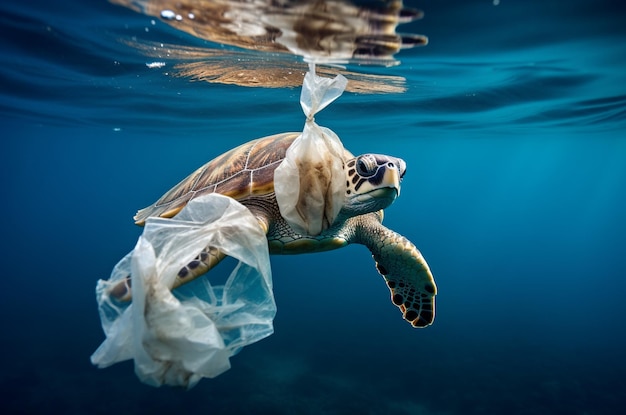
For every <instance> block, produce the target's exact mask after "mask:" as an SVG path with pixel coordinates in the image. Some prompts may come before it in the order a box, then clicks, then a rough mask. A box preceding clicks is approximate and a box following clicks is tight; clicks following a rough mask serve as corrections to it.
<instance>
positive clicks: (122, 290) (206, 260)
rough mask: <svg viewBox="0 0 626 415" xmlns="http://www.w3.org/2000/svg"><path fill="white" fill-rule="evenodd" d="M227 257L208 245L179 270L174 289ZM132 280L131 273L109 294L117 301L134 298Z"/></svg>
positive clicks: (202, 273)
mask: <svg viewBox="0 0 626 415" xmlns="http://www.w3.org/2000/svg"><path fill="white" fill-rule="evenodd" d="M225 257H226V255H225V254H224V253H223V252H222V251H220V250H219V249H216V248H213V247H211V246H207V247H206V248H204V249H203V250H202V252H200V253H199V254H198V256H197V257H195V258H194V259H193V260H192V261H191V262H189V263H188V264H187V265H186V266H184V267H182V268H181V269H180V271H178V275H176V279H175V280H174V286H173V287H172V289H174V288H177V287H180V286H181V285H183V284H186V283H188V282H190V281H193V280H195V279H196V278H198V277H200V276H202V275H204V274H206V273H207V272H209V271H210V270H211V269H212V268H213V267H215V266H216V265H217V264H219V263H220V261H222V259H224V258H225ZM130 281H131V280H130V275H129V276H127V277H126V278H124V279H122V280H121V281H120V282H118V283H117V284H116V285H114V286H113V287H112V288H111V290H110V291H109V295H110V296H111V297H112V298H114V299H116V300H117V301H122V302H125V301H130V300H132V293H131V285H130Z"/></svg>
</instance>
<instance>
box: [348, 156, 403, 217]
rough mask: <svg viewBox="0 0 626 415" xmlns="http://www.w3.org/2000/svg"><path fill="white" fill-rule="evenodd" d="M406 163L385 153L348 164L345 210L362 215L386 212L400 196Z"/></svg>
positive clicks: (354, 160)
mask: <svg viewBox="0 0 626 415" xmlns="http://www.w3.org/2000/svg"><path fill="white" fill-rule="evenodd" d="M405 172H406V163H405V162H404V160H402V159H399V158H397V157H391V156H386V155H383V154H363V155H360V156H358V157H355V158H353V159H350V160H348V161H347V162H346V174H347V179H346V180H347V182H346V185H347V187H346V204H345V206H344V208H343V209H344V211H346V213H348V214H350V215H362V214H365V213H370V212H376V211H378V210H380V209H385V208H386V207H388V206H389V205H391V204H392V203H393V201H394V200H396V197H398V196H399V195H400V182H401V181H402V177H404V173H405Z"/></svg>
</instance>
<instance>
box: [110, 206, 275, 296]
mask: <svg viewBox="0 0 626 415" xmlns="http://www.w3.org/2000/svg"><path fill="white" fill-rule="evenodd" d="M257 221H258V223H259V226H260V227H261V229H262V230H263V232H264V233H265V234H267V230H268V228H269V225H268V221H267V219H266V218H265V217H264V216H263V215H257ZM225 257H226V254H224V253H223V252H222V251H220V250H219V249H217V248H214V247H212V246H207V247H206V248H204V249H203V250H202V252H200V253H199V254H198V256H197V257H195V258H194V259H193V260H192V261H191V262H189V263H188V264H187V265H186V266H184V267H182V268H181V269H180V271H178V275H176V279H175V280H174V285H173V286H172V289H174V288H178V287H180V286H181V285H183V284H187V283H188V282H191V281H193V280H195V279H196V278H198V277H201V276H202V275H204V274H206V273H207V272H209V271H210V270H211V269H213V268H214V267H215V266H216V265H217V264H219V263H220V262H221V261H222V260H223V259H224V258H225ZM130 281H131V280H130V275H129V276H127V277H126V278H123V279H121V280H120V281H119V282H118V283H117V284H115V285H114V286H113V287H111V289H110V290H109V295H110V296H111V297H112V298H114V299H115V300H117V301H120V302H126V301H130V300H132V290H131V283H130Z"/></svg>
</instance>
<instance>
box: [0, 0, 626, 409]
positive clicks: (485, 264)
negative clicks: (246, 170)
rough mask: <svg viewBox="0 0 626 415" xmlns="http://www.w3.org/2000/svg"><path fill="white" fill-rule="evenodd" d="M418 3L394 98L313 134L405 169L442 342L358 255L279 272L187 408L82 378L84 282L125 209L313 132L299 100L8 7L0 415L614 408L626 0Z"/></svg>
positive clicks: (2, 74) (408, 221)
mask: <svg viewBox="0 0 626 415" xmlns="http://www.w3.org/2000/svg"><path fill="white" fill-rule="evenodd" d="M409 4H411V3H410V2H409ZM413 5H414V6H418V7H420V8H422V9H424V10H425V11H426V16H425V19H424V20H423V21H420V22H416V23H412V24H411V25H410V26H409V27H403V28H402V30H405V31H408V32H411V31H412V32H418V33H424V34H427V35H428V36H429V38H430V44H429V45H428V46H427V47H425V48H421V49H415V50H407V51H404V52H402V53H400V54H399V55H398V56H397V57H398V58H399V59H400V60H401V61H402V65H400V66H398V67H395V68H388V69H372V71H376V72H378V73H383V74H389V75H399V76H404V77H406V78H407V86H408V88H409V89H408V92H407V93H405V94H402V95H383V96H363V95H353V94H349V93H346V94H344V96H343V97H341V98H340V99H339V100H338V101H337V102H336V103H335V104H333V106H332V107H330V108H329V109H327V110H326V111H324V112H323V113H321V114H320V115H319V116H318V117H317V121H318V122H319V123H320V124H321V125H324V126H327V127H329V128H332V129H333V130H334V131H335V132H337V133H338V134H339V136H340V137H341V138H342V140H343V142H344V144H345V145H346V147H348V148H349V149H350V150H351V151H353V152H354V153H362V152H380V153H387V154H394V155H397V156H400V157H403V158H404V159H405V160H406V161H407V164H408V172H407V176H406V178H405V180H404V182H403V188H402V195H401V197H400V198H399V199H398V200H397V201H396V203H395V204H394V205H393V206H392V207H390V208H389V209H388V210H387V213H386V217H385V223H386V224H387V226H389V227H391V228H392V229H395V230H397V231H398V232H400V233H402V234H404V235H405V236H407V237H408V238H409V239H411V240H412V241H413V242H414V243H415V244H416V245H417V246H418V247H419V248H420V249H421V250H422V252H423V254H424V255H425V257H426V259H427V260H428V262H429V264H430V265H431V268H432V270H433V273H434V275H435V278H436V281H437V284H438V288H439V295H438V297H437V318H436V321H435V324H434V325H433V326H432V327H429V328H428V329H425V330H414V329H411V328H410V327H409V325H407V324H406V323H405V322H404V321H402V319H401V316H400V313H399V312H398V311H397V309H396V307H395V306H393V305H392V304H391V302H390V301H389V295H388V291H387V288H386V287H385V285H384V284H383V282H382V279H381V278H380V276H378V274H377V273H376V271H375V268H374V266H373V261H372V260H371V258H370V255H369V253H368V252H367V250H366V249H365V248H363V247H360V246H351V247H348V248H346V249H343V250H340V251H335V252H329V253H325V254H318V255H314V256H313V255H311V256H294V257H273V258H272V264H273V272H274V287H275V294H276V300H277V304H278V315H277V318H276V320H275V334H274V335H273V336H271V337H269V338H267V339H265V340H263V341H262V342H260V343H258V344H255V345H252V346H250V347H248V348H246V349H244V350H243V351H242V352H241V353H240V354H239V355H237V356H235V357H234V358H233V359H232V366H233V367H232V369H231V370H230V371H228V372H226V373H225V374H223V375H221V376H220V377H218V378H216V379H213V380H203V381H202V382H201V383H200V384H199V385H198V386H197V387H195V388H194V389H192V390H191V391H189V392H187V391H183V390H178V389H171V388H161V389H154V388H151V387H148V386H145V385H142V384H141V383H140V382H139V381H138V380H137V379H136V378H135V376H134V374H133V368H132V364H131V363H128V362H127V363H124V364H120V365H117V366H115V367H111V368H108V369H105V370H98V369H96V368H94V367H92V366H91V364H90V363H89V356H90V354H91V353H92V352H93V351H94V350H95V349H96V348H97V346H98V345H99V344H100V342H101V341H102V340H103V338H104V335H103V333H102V331H101V329H100V323H99V318H98V315H97V309H96V304H95V298H94V288H95V282H96V280H97V279H98V278H105V277H107V276H108V274H109V273H110V271H111V268H112V267H113V265H114V264H115V263H116V262H117V260H119V259H120V258H121V257H122V256H123V255H124V254H125V253H126V252H128V251H129V250H130V249H132V247H133V246H134V243H135V241H136V238H137V237H138V235H139V234H140V229H139V228H137V227H135V226H134V225H133V223H132V215H133V214H134V213H135V211H136V210H137V209H138V208H141V207H144V206H146V205H148V204H150V203H152V202H153V201H154V200H155V199H156V198H158V197H159V196H160V195H161V194H162V193H163V192H164V191H166V190H167V189H169V188H170V187H171V186H172V185H174V184H175V183H176V182H177V181H178V180H180V179H181V178H183V177H184V176H185V175H187V174H188V173H189V172H191V171H192V170H193V169H195V168H196V167H197V166H199V165H201V164H203V163H204V162H205V161H207V160H209V159H210V158H212V157H214V156H216V155H218V154H220V153H222V152H223V151H225V150H227V149H229V148H231V147H233V146H235V145H237V144H239V143H241V142H244V141H247V140H249V139H253V138H256V137H261V136H264V135H268V134H273V133H277V132H283V131H294V130H296V131H297V130H299V129H301V128H302V124H303V121H304V119H303V115H302V113H301V110H300V108H299V104H298V96H299V90H297V89H296V90H291V89H279V90H264V89H256V88H255V89H249V88H242V87H237V86H222V85H217V84H206V83H199V82H191V81H189V80H188V79H185V78H177V77H173V76H170V75H168V74H169V71H171V69H172V67H173V65H174V64H175V63H176V62H170V61H168V65H166V67H164V68H162V69H149V68H147V67H146V65H145V63H146V62H151V61H153V60H154V59H152V58H148V57H145V56H143V55H142V54H141V53H140V52H138V51H137V50H135V49H133V48H132V47H129V46H127V45H126V44H124V43H122V42H120V41H119V40H120V39H122V40H129V39H133V37H134V38H135V39H138V40H146V41H159V42H165V43H178V44H180V45H191V46H207V45H208V44H207V43H206V42H204V41H201V40H198V39H194V38H192V37H190V36H188V35H185V34H182V33H178V32H176V31H175V30H174V29H172V28H169V27H168V26H166V25H165V24H163V23H161V22H159V21H157V22H156V24H154V25H153V24H152V23H151V20H152V18H150V17H147V16H142V15H140V14H137V13H134V12H132V11H130V10H126V9H123V8H121V7H118V6H114V5H111V4H109V3H107V2H105V1H95V0H91V1H84V0H83V1H75V0H74V1H72V0H69V1H65V2H63V4H54V3H53V2H43V1H34V0H33V1H27V2H19V3H18V2H14V3H12V4H7V2H4V3H2V5H1V6H0V30H1V33H0V35H1V36H0V47H1V50H2V54H1V55H0V120H1V121H2V127H3V128H2V138H3V139H2V147H3V148H2V150H1V151H0V177H1V178H2V190H3V192H2V193H3V199H2V201H3V203H2V207H1V208H0V214H1V215H2V218H3V225H2V233H1V235H2V238H3V240H4V243H3V248H2V264H3V272H2V275H3V278H4V281H5V283H4V288H3V289H2V294H0V296H1V297H0V300H1V301H0V316H2V317H1V318H2V327H3V335H2V338H1V340H0V342H1V343H0V344H1V345H2V349H1V350H2V361H0V368H1V369H0V387H1V390H2V396H3V398H2V399H1V400H0V409H1V412H2V413H23V414H40V413H54V414H57V413H65V414H83V413H90V414H94V413H107V414H110V413H124V414H143V413H151V414H154V413H174V412H178V413H181V412H185V413H200V412H202V413H214V414H219V413H231V414H232V413H235V414H238V413H249V414H263V413H279V414H282V413H284V414H288V413H295V414H303V413H311V414H319V413H329V414H349V413H371V414H379V413H380V414H452V413H459V414H499V413H507V414H581V415H582V414H617V413H623V412H624V410H625V409H626V392H625V391H626V376H625V375H626V360H625V357H626V356H625V352H624V350H625V349H626V330H625V325H624V322H623V316H624V314H625V312H626V304H625V302H624V292H625V291H626V282H625V276H626V254H625V251H626V236H625V235H626V53H625V52H626V49H625V46H624V45H626V34H625V28H626V19H625V14H624V11H623V10H622V9H621V8H620V2H618V1H608V0H605V1H582V0H581V1H570V2H562V1H555V0H551V1H548V0H542V1H539V0H537V1H523V2H520V1H517V2H514V1H511V0H502V1H501V3H500V4H499V5H498V6H494V5H493V4H492V2H490V1H486V0H485V1H482V0H481V1H479V0H475V1H446V0H438V1H420V2H419V3H413ZM146 28H147V29H148V31H146ZM353 69H354V68H353ZM356 69H358V68H356ZM361 70H368V69H366V68H365V69H364V68H361Z"/></svg>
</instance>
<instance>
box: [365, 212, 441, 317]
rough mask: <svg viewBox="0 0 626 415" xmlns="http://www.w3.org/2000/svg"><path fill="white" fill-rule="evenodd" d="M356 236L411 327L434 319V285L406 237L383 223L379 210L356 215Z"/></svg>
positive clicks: (421, 258) (419, 256)
mask: <svg viewBox="0 0 626 415" xmlns="http://www.w3.org/2000/svg"><path fill="white" fill-rule="evenodd" d="M355 219H356V220H358V225H359V226H357V227H356V235H355V240H354V241H353V242H356V243H361V244H363V245H365V246H367V247H368V248H369V250H370V251H371V252H372V256H373V257H374V261H376V269H378V272H379V273H380V274H381V275H382V276H383V278H384V279H385V282H386V283H387V286H388V287H389V289H390V290H391V301H392V302H393V303H394V304H395V305H396V306H398V307H399V308H400V310H401V311H402V316H403V317H404V319H405V320H407V321H408V322H409V323H411V325H412V326H413V327H419V328H422V327H427V326H429V325H431V324H432V323H433V321H434V319H435V295H436V294H437V287H436V285H435V281H434V279H433V276H432V274H431V272H430V268H429V267H428V264H427V263H426V261H425V260H424V257H423V256H422V254H421V253H420V251H419V250H418V249H417V248H416V247H415V245H413V244H412V243H411V242H410V241H409V240H408V239H406V238H405V237H403V236H402V235H399V234H397V233H396V232H393V231H392V230H390V229H388V228H386V227H385V226H383V225H382V223H381V221H382V213H378V212H377V213H370V214H367V215H362V216H359V217H357V218H355Z"/></svg>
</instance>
